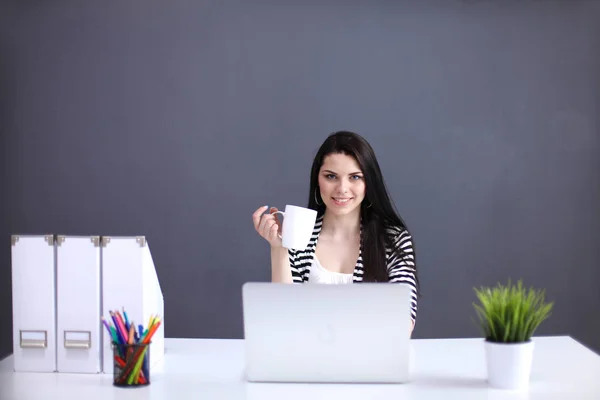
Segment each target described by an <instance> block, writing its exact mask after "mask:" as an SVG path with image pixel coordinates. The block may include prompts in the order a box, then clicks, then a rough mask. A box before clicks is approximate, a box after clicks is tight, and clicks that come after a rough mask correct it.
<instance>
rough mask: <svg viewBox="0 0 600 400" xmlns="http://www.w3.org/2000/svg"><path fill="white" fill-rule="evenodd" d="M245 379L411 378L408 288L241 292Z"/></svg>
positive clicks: (289, 287)
mask: <svg viewBox="0 0 600 400" xmlns="http://www.w3.org/2000/svg"><path fill="white" fill-rule="evenodd" d="M242 301H243V318H244V338H245V346H246V380H248V381H250V382H331V383H339V382H359V383H366V382H369V383H402V382H407V381H408V380H409V379H410V372H409V348H410V333H409V330H410V326H411V321H410V287H409V286H408V285H403V284H388V283H360V284H350V285H326V284H278V283H266V282H249V283H245V284H244V285H243V287H242Z"/></svg>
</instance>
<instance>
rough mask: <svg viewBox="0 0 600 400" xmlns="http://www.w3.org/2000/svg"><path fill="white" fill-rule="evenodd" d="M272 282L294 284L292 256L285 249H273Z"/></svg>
mask: <svg viewBox="0 0 600 400" xmlns="http://www.w3.org/2000/svg"><path fill="white" fill-rule="evenodd" d="M271 281H272V282H278V283H292V282H293V279H292V269H291V268H290V255H289V254H288V249H286V248H285V247H271Z"/></svg>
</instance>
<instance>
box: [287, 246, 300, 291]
mask: <svg viewBox="0 0 600 400" xmlns="http://www.w3.org/2000/svg"><path fill="white" fill-rule="evenodd" d="M288 256H289V260H290V269H291V271H292V282H293V283H303V279H302V274H301V273H300V270H299V268H298V258H297V252H296V250H292V249H288Z"/></svg>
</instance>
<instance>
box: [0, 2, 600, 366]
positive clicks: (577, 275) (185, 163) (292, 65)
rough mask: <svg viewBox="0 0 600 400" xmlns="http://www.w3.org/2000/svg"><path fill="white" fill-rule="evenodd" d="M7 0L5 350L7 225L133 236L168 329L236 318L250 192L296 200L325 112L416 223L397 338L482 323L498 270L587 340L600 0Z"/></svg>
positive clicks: (187, 331) (2, 327) (596, 219)
mask: <svg viewBox="0 0 600 400" xmlns="http://www.w3.org/2000/svg"><path fill="white" fill-rule="evenodd" d="M1 7H3V8H2V11H3V12H2V13H0V33H1V35H0V105H1V107H0V133H1V142H0V143H1V145H2V150H1V151H2V174H1V175H0V179H1V182H0V188H1V191H2V196H0V197H1V199H2V207H3V208H2V212H1V213H0V218H1V219H0V222H1V226H0V227H1V231H0V237H2V242H3V243H4V244H3V245H2V246H0V321H4V322H5V323H2V324H0V356H2V355H6V354H8V353H10V351H11V335H12V332H11V324H10V322H9V321H11V318H12V314H11V285H10V279H11V272H10V244H9V243H10V242H9V235H10V234H11V233H21V234H25V233H29V234H37V233H47V232H50V233H57V234H85V235H87V234H90V235H92V234H93V235H146V236H147V238H148V240H149V243H150V248H151V251H152V253H153V257H154V261H155V264H156V267H157V270H158V275H159V277H160V280H161V284H162V288H163V291H164V298H165V315H166V317H167V319H168V324H167V325H166V328H165V329H166V331H165V333H166V335H167V336H168V337H219V338H240V337H242V318H241V317H242V315H241V295H240V287H241V285H242V284H243V283H244V282H246V281H250V280H268V279H269V277H270V271H269V258H268V257H269V251H268V246H267V243H266V242H265V241H263V240H262V239H261V238H260V237H259V236H258V235H257V234H256V233H255V232H254V230H253V227H252V223H251V213H252V212H253V211H254V210H255V209H256V208H257V207H258V206H260V205H263V204H268V205H275V206H279V207H283V206H284V205H285V204H287V203H292V204H300V205H303V204H306V201H307V198H308V193H307V189H308V177H309V167H310V163H311V161H312V157H313V156H314V154H315V152H316V150H317V148H318V146H319V145H320V143H321V142H322V141H323V140H324V139H325V137H326V135H327V134H328V133H330V132H332V131H334V130H339V129H350V130H354V131H357V132H359V133H361V134H363V135H364V136H365V137H366V138H367V139H368V140H369V141H370V142H371V143H372V145H373V147H374V148H375V151H376V153H377V155H378V157H379V160H380V163H381V165H382V168H383V171H384V174H385V177H386V179H387V183H388V186H389V189H390V191H391V194H392V196H393V198H394V199H395V201H396V205H397V207H398V209H399V210H400V212H401V214H402V216H403V217H404V218H405V220H406V221H407V223H408V224H409V227H410V228H411V230H412V233H413V235H414V237H415V241H416V246H417V251H418V259H419V265H418V268H419V271H420V277H421V282H422V289H423V294H424V297H423V298H422V299H421V302H420V308H419V315H418V322H417V327H416V330H415V337H417V338H430V337H462V336H475V335H478V334H479V332H478V331H477V329H476V327H475V325H474V323H473V321H472V318H474V313H473V308H472V305H471V303H472V301H473V300H474V295H473V291H472V287H473V286H479V285H484V284H490V285H493V284H495V283H496V282H497V281H498V280H500V281H506V280H507V279H508V278H509V277H512V278H513V279H517V278H523V279H524V280H525V283H526V284H527V285H534V286H537V287H545V288H546V289H547V293H548V297H549V298H550V299H552V300H555V301H556V308H555V312H554V314H553V317H552V318H551V319H550V320H548V321H547V322H546V323H545V324H544V325H542V327H541V328H540V329H539V331H538V333H539V334H565V335H572V336H573V337H574V338H576V339H577V340H580V341H581V342H583V343H584V344H587V345H588V346H591V347H592V348H594V349H595V350H596V351H600V320H599V319H598V318H597V315H598V313H597V309H598V307H600V291H599V290H598V284H599V283H600V269H599V268H598V260H599V259H600V246H598V243H599V241H600V209H599V206H598V205H599V204H600V185H599V184H598V183H599V179H600V155H599V154H600V134H599V133H600V132H599V129H600V116H599V115H600V114H599V113H598V106H599V105H600V91H599V89H600V72H599V71H600V46H599V45H600V2H596V1H578V0H563V1H528V0H521V1H511V0H498V1H493V0H489V1H451V0H443V1H431V0H429V1H409V0H397V1H384V0H377V1H348V0H344V1H341V0H339V1H336V0H325V1H323V0H320V1H285V2H281V1H274V0H271V1H267V0H262V1H247V0H244V1H242V0H239V1H232V0H219V1H201V2H193V1H171V2H168V3H167V2H159V1H148V0H145V1H138V0H131V1H128V2H119V1H111V2H85V3H82V2H70V1H52V2H44V1H28V2H18V1H12V2H4V3H3V5H2V6H1ZM592 315H595V316H596V317H595V318H593V317H592ZM6 322H8V323H6Z"/></svg>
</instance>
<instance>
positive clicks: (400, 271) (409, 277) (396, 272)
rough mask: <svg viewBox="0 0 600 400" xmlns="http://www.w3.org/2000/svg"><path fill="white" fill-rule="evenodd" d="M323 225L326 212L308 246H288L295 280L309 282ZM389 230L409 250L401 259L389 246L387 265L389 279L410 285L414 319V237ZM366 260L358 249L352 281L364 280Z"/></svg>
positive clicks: (415, 312)
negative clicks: (363, 259)
mask: <svg viewBox="0 0 600 400" xmlns="http://www.w3.org/2000/svg"><path fill="white" fill-rule="evenodd" d="M322 226H323V216H322V215H321V216H319V217H318V218H317V220H316V222H315V227H314V229H313V233H312V236H311V238H310V242H309V243H308V246H307V248H306V249H305V250H296V249H288V255H289V260H290V267H291V270H292V279H293V282H294V283H306V282H308V278H309V275H310V268H311V266H312V262H313V258H314V254H315V249H316V247H317V241H318V239H319V234H320V233H321V228H322ZM388 234H390V235H393V237H394V240H395V244H396V245H397V244H400V247H401V248H402V249H403V250H404V252H405V253H406V257H405V259H400V258H398V256H396V255H395V254H393V253H392V250H391V249H386V259H387V269H388V276H389V282H390V283H404V284H407V285H409V286H410V287H411V291H412V294H411V305H410V313H411V318H412V321H413V322H415V320H416V317H417V286H416V279H415V278H416V276H415V262H414V251H413V245H412V237H411V235H410V233H409V232H408V231H407V230H406V229H404V230H402V231H401V230H400V229H393V230H392V229H388ZM363 273H364V271H363V264H362V251H359V255H358V259H357V261H356V267H355V268H354V273H353V278H352V280H353V282H354V283H357V282H362V280H363Z"/></svg>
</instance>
